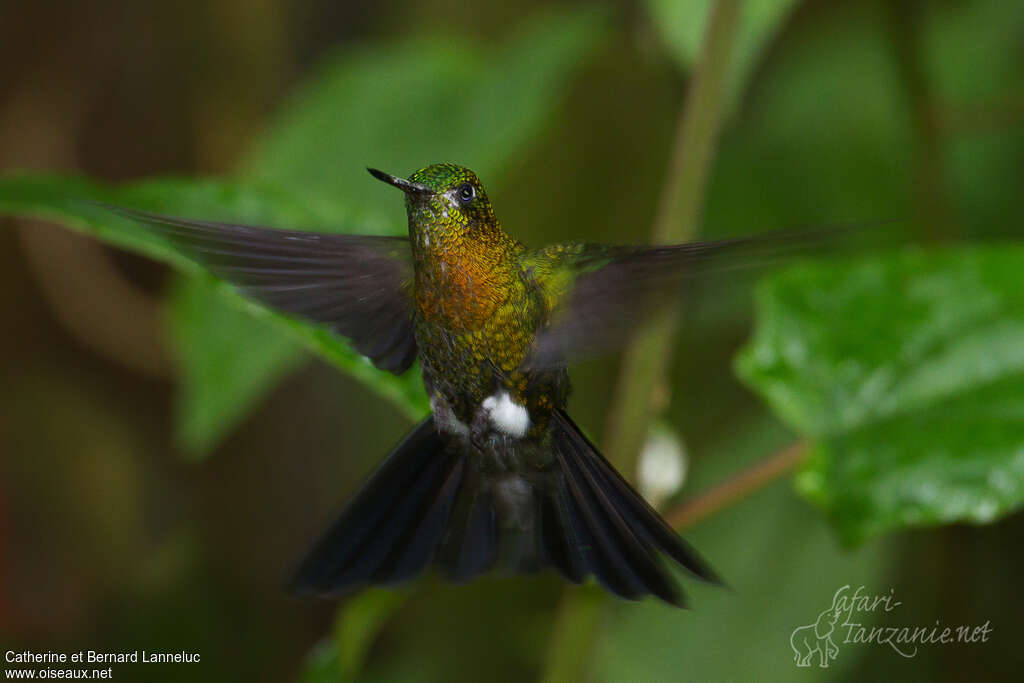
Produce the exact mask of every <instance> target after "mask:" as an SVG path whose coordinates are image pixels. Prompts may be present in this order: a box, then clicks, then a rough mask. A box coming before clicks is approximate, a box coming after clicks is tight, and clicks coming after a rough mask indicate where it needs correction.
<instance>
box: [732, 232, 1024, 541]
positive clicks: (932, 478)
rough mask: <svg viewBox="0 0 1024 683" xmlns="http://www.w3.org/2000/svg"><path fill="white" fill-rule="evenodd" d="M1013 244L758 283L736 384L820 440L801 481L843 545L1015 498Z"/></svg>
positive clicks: (1020, 378)
mask: <svg viewBox="0 0 1024 683" xmlns="http://www.w3.org/2000/svg"><path fill="white" fill-rule="evenodd" d="M1022 270H1024V248H1022V247H1020V246H1018V245H1013V246H1005V247H999V248H995V247H990V248H978V249H966V248H964V249H956V250H953V249H950V250H943V251H933V252H924V251H906V252H901V253H897V254H893V255H887V256H885V257H884V258H880V259H872V260H861V261H857V262H851V263H846V264H841V265H836V264H810V265H803V266H798V267H795V268H792V269H790V270H787V271H784V272H782V273H780V274H778V275H775V276H773V277H771V278H769V279H767V280H766V281H764V282H762V283H761V286H760V287H759V289H758V294H757V302H756V308H757V326H756V331H755V334H754V337H753V339H752V340H751V342H750V344H749V346H747V348H746V349H744V351H743V352H742V353H741V354H740V356H739V357H738V359H737V371H738V373H739V374H740V376H741V377H742V378H743V379H744V380H745V381H746V382H747V383H748V384H749V385H750V386H751V387H753V388H754V389H755V390H756V391H758V392H759V393H760V394H761V395H762V396H763V397H764V398H765V399H766V400H767V401H768V403H769V404H770V405H771V407H772V408H773V409H774V410H775V412H776V413H778V414H779V415H780V416H782V418H783V419H785V420H786V421H787V422H788V423H789V424H791V425H792V426H793V427H795V428H796V429H797V430H799V431H800V432H802V433H804V434H805V435H807V436H809V437H812V438H814V439H815V440H816V441H817V443H816V446H815V448H814V450H813V453H812V456H811V458H810V459H809V461H808V462H807V464H806V465H805V466H804V467H803V468H802V470H801V471H800V473H799V475H798V477H797V486H798V489H799V490H800V491H801V492H802V493H803V494H804V495H805V496H807V497H808V498H809V499H811V500H812V501H814V502H815V503H817V504H818V505H820V506H821V507H822V508H824V509H825V511H826V512H827V513H828V515H829V517H830V519H831V520H832V521H833V522H834V524H835V525H836V527H837V528H838V530H839V533H840V535H841V537H842V538H843V539H844V540H845V541H846V542H849V543H855V542H859V541H862V540H864V539H866V538H868V537H870V536H873V535H877V534H880V533H882V532H884V531H888V530H892V529H898V528H902V527H907V526H922V525H932V524H942V523H949V522H954V521H970V522H976V523H985V522H990V521H992V520H994V519H996V518H998V517H1000V516H1002V515H1005V514H1007V513H1009V512H1010V511H1012V510H1015V509H1017V508H1018V507H1020V505H1021V502H1022V500H1024V429H1022V428H1021V427H1022V425H1024V288H1022V287H1021V286H1020V273H1021V272H1022Z"/></svg>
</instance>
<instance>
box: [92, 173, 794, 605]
mask: <svg viewBox="0 0 1024 683" xmlns="http://www.w3.org/2000/svg"><path fill="white" fill-rule="evenodd" d="M370 173H372V174H373V175H374V176H375V177H376V178H378V179H380V180H382V181H384V182H386V183H388V184H390V185H393V186H394V187H396V188H398V189H399V190H401V191H402V192H403V193H404V195H405V206H406V211H407V214H408V219H409V236H408V238H407V239H406V238H402V237H369V236H357V235H338V234H321V233H313V232H298V231H291V230H276V229H271V228H260V227H251V226H244V225H232V224H226V223H215V222H208V221H200V220H191V219H185V218H172V217H167V216H159V215H155V214H149V213H144V212H139V211H135V210H132V209H124V208H117V207H108V208H110V209H111V210H113V211H116V212H118V213H120V214H122V215H124V216H127V217H130V218H133V219H136V220H138V221H141V222H142V223H144V224H146V225H148V226H149V227H150V228H151V229H153V230H155V231H157V232H159V233H161V234H162V235H163V236H164V237H165V238H167V239H169V240H171V241H172V242H173V243H175V244H176V245H178V246H179V247H180V248H182V249H183V250H184V251H186V252H187V253H189V254H190V255H191V256H193V257H194V258H195V259H197V260H198V261H199V262H201V263H202V264H204V265H205V266H206V267H207V268H208V269H209V270H210V271H211V272H213V273H214V274H216V275H217V276H219V277H221V278H223V279H225V280H227V281H228V282H231V283H233V284H234V285H235V286H237V287H238V289H239V290H240V291H241V292H242V293H243V294H245V295H247V296H250V297H252V298H254V299H256V300H258V301H261V302H263V303H264V304H266V305H268V306H271V307H273V308H276V309H279V310H281V311H284V312H286V313H289V314H292V315H294V316H297V317H300V318H304V319H306V320H310V321H313V322H316V323H321V324H323V325H326V326H327V327H329V328H330V329H332V330H333V331H334V332H336V333H337V334H339V335H342V336H344V337H347V338H348V339H349V340H350V341H351V343H352V346H353V347H354V348H355V349H356V350H357V351H359V352H360V353H362V354H364V355H365V356H366V357H368V358H369V359H370V360H371V361H372V362H373V363H374V365H376V366H377V367H378V368H380V369H382V370H386V371H388V372H392V373H395V374H401V373H404V372H406V371H407V370H408V369H409V368H410V367H411V366H412V365H413V362H414V361H416V360H417V359H418V360H419V362H420V369H421V371H422V374H423V381H424V384H425V386H426V389H427V393H428V395H429V397H430V406H431V409H432V414H431V415H430V416H429V417H427V418H426V419H425V420H423V421H422V422H420V423H419V424H418V425H417V426H416V427H415V428H413V429H412V431H411V432H410V433H409V434H408V435H407V436H406V437H405V438H404V439H403V440H402V441H401V442H400V443H399V444H398V446H397V447H396V448H395V449H394V451H393V452H392V453H391V454H390V455H389V456H388V457H387V459H386V460H385V461H384V463H383V464H381V466H380V467H379V468H378V469H377V470H376V472H375V473H374V474H373V475H372V476H371V477H370V478H369V480H368V481H367V482H366V484H365V485H364V486H363V488H362V489H361V490H360V491H359V493H358V494H356V496H355V498H354V499H353V500H352V501H351V502H350V503H349V504H348V506H347V507H346V508H345V510H344V511H343V512H342V514H341V516H340V518H339V519H338V520H337V522H335V524H334V525H333V526H332V527H331V528H330V529H329V530H328V531H327V533H326V534H325V535H324V536H323V538H322V539H321V540H320V541H319V542H318V543H317V544H316V545H315V546H314V547H313V549H312V550H311V551H310V553H309V554H308V556H307V557H306V558H305V560H304V561H303V562H302V563H301V565H300V567H299V570H298V572H297V573H296V576H295V579H294V586H295V587H296V588H297V589H299V590H302V591H306V592H312V593H317V594H324V595H335V594H339V593H344V592H346V591H350V590H353V589H357V588H359V587H362V586H365V585H367V584H392V583H396V582H399V581H403V580H406V579H409V578H411V577H413V576H415V575H417V574H419V573H420V572H422V571H423V570H424V569H426V568H427V567H428V566H431V565H432V566H434V567H435V568H436V569H437V571H439V572H440V573H441V574H442V575H443V576H445V577H447V578H449V579H451V580H454V581H465V580H468V579H471V578H473V577H475V576H477V575H479V574H481V573H483V572H486V571H488V570H490V569H492V568H498V567H500V568H503V569H505V570H507V571H511V572H532V571H537V570H541V569H544V568H553V569H554V570H555V571H557V572H559V573H560V574H561V575H562V576H564V577H565V578H566V579H568V580H569V581H572V582H573V583H579V582H581V581H583V580H584V579H585V578H586V577H588V576H593V577H595V578H596V579H597V581H599V582H600V583H601V584H602V585H603V586H605V587H606V588H607V589H608V590H609V591H611V592H612V593H614V594H616V595H618V596H621V597H623V598H629V599H636V598H640V597H643V596H646V595H655V596H657V597H658V598H661V599H662V600H664V601H666V602H668V603H671V604H674V605H682V604H683V600H684V597H683V594H682V592H681V591H680V590H679V588H678V587H677V585H676V583H675V581H674V580H673V579H672V576H671V575H670V573H669V572H668V571H667V567H666V563H667V562H668V561H672V562H675V563H677V564H678V565H680V566H681V567H683V568H685V569H686V570H688V571H689V572H690V573H691V574H692V575H693V576H695V577H697V578H699V579H702V580H705V581H710V582H716V581H717V578H716V576H715V573H714V572H713V571H712V570H711V568H710V567H709V566H708V564H707V563H705V562H704V561H703V560H702V559H701V558H700V557H699V556H698V554H697V553H696V552H695V551H694V550H693V549H691V548H690V547H689V546H688V545H687V544H686V543H685V542H684V541H683V540H682V539H681V538H680V537H679V535H678V534H677V533H676V532H675V531H674V530H673V529H672V528H671V527H669V525H668V524H667V523H666V522H665V521H664V520H663V519H662V518H661V517H660V516H659V515H658V513H657V512H655V510H654V509H652V508H651V506H650V505H648V504H647V503H646V502H645V501H644V500H643V498H641V497H640V495H638V494H637V493H636V491H634V490H633V488H632V487H631V486H630V485H629V484H628V483H627V482H626V480H625V479H623V478H622V477H621V476H620V475H619V474H618V472H616V471H615V469H614V468H613V467H612V466H611V465H610V464H609V463H608V461H607V460H605V458H604V457H602V456H601V454H600V453H599V452H598V450H597V448H595V446H594V444H593V443H591V441H590V440H589V439H587V437H586V436H584V434H583V433H582V432H581V431H580V429H579V428H578V427H577V426H576V425H575V424H574V423H573V421H572V420H571V419H570V418H569V416H568V415H567V414H566V411H565V409H566V400H567V398H568V395H569V378H568V372H567V368H568V366H569V365H570V364H571V363H572V362H573V361H575V360H578V359H579V358H581V357H583V356H586V355H590V354H594V353H597V352H600V351H603V350H607V349H610V348H612V347H614V346H616V345H618V344H619V343H621V342H624V341H625V340H626V339H627V338H628V336H629V333H630V332H631V331H632V330H633V329H635V327H636V326H637V325H638V324H640V323H641V322H642V321H643V320H644V319H645V318H646V317H647V316H648V315H649V314H650V313H651V312H652V311H654V310H655V309H657V308H658V307H659V306H663V305H666V304H667V303H668V302H670V301H671V299H672V298H674V297H676V296H677V295H678V293H679V292H680V291H682V289H683V283H684V280H685V279H686V278H687V277H688V276H689V275H691V274H692V273H694V272H697V271H699V270H702V269H704V268H705V267H706V266H707V265H708V264H714V263H716V258H717V257H718V256H719V255H721V254H727V253H730V252H735V251H737V250H739V251H742V250H743V247H745V246H752V247H753V248H754V250H755V253H756V254H758V255H759V256H760V255H771V254H773V253H775V252H777V251H780V250H781V251H786V250H787V245H791V244H792V243H793V241H794V235H793V234H787V233H776V234H769V235H762V236H758V237H753V238H741V239H735V240H726V241H716V242H702V243H692V244H680V245H673V246H662V247H633V246H608V245H603V244H584V243H566V244H555V245H552V246H547V247H543V248H540V249H531V248H529V247H527V246H525V245H524V244H522V243H521V242H519V241H517V240H516V239H514V238H513V237H511V236H510V235H509V234H507V233H506V232H505V231H504V230H503V229H502V226H501V223H500V222H499V221H498V218H497V216H496V215H495V212H494V209H493V208H492V206H491V203H490V202H489V201H488V199H487V194H486V193H485V192H484V188H483V185H482V184H481V183H480V180H479V179H478V178H477V176H476V175H475V174H474V173H473V172H472V171H470V170H468V169H466V168H463V167H461V166H457V165H455V164H434V165H431V166H427V167H426V168H423V169H421V170H419V171H416V172H415V173H414V174H413V175H412V176H411V177H410V178H409V179H403V178H398V177H395V176H392V175H389V174H386V173H383V172H381V171H377V170H374V169H370ZM801 240H803V241H804V242H806V236H804V237H800V236H797V239H796V241H797V242H800V241H801ZM719 263H721V261H719Z"/></svg>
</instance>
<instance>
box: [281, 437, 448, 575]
mask: <svg viewBox="0 0 1024 683" xmlns="http://www.w3.org/2000/svg"><path fill="white" fill-rule="evenodd" d="M424 456H429V457H424ZM456 463H459V464H460V466H459V468H458V469H459V471H461V469H462V468H461V459H459V458H457V457H456V456H455V455H454V454H452V453H449V452H447V451H446V449H445V444H444V442H443V441H442V439H441V437H440V435H438V433H437V430H436V429H435V428H434V424H433V420H432V419H427V420H424V421H423V422H421V423H420V424H419V425H418V426H417V427H416V428H415V429H413V430H412V431H411V432H410V433H409V434H408V436H406V437H405V439H403V440H402V442H401V443H400V444H399V445H398V447H397V448H395V450H394V452H392V454H391V455H390V456H388V458H387V460H385V461H384V463H383V464H382V465H381V466H380V468H378V469H377V471H376V472H375V473H374V474H373V476H371V477H370V479H369V480H368V481H367V482H366V484H365V485H364V486H363V488H362V489H361V490H360V491H359V493H358V494H356V497H355V498H354V499H353V500H352V502H351V503H350V504H349V506H348V507H347V508H346V509H345V511H344V512H343V513H342V515H341V517H340V518H339V519H338V520H337V521H336V522H335V523H334V524H333V525H332V526H331V527H330V529H328V531H327V533H326V534H324V536H323V537H322V538H321V539H320V540H319V541H318V542H317V544H316V545H315V546H313V549H312V550H311V551H310V552H309V554H308V555H307V556H306V558H305V559H304V560H303V562H302V564H301V565H300V567H299V569H298V571H297V572H296V574H295V577H294V578H293V579H292V587H293V588H294V589H295V590H296V591H299V592H308V593H318V594H325V595H332V594H337V593H341V592H344V591H347V590H350V589H352V588H356V587H359V586H361V585H363V584H366V583H368V582H370V581H379V582H382V583H393V582H395V581H398V580H401V578H405V577H408V576H412V575H414V574H416V573H418V572H419V571H422V570H423V569H424V568H425V567H426V566H427V564H429V562H430V560H431V558H432V556H433V550H434V546H436V543H437V542H438V540H439V539H438V537H439V536H440V535H441V534H443V533H444V527H445V523H446V522H447V509H446V507H445V505H444V504H443V501H440V502H441V504H440V505H438V503H439V497H438V496H437V492H438V489H441V490H444V486H443V485H442V484H443V482H444V481H445V480H447V479H448V476H447V475H449V474H451V473H452V470H453V468H454V466H455V465H456ZM456 488H457V485H456ZM432 503H434V505H433V506H432V505H431V504H432ZM425 509H428V510H430V511H431V513H432V514H427V515H426V517H424V515H423V512H424V510H425ZM442 517H444V519H441V518H442ZM431 519H432V520H433V524H428V523H427V522H428V520H431ZM424 527H425V528H424ZM417 528H421V529H423V534H422V537H420V538H417V539H416V542H415V543H411V544H408V545H403V541H404V540H405V539H406V538H407V537H409V536H410V534H411V532H413V531H415V530H416V529H417ZM389 557H390V558H391V560H392V561H391V562H390V563H389Z"/></svg>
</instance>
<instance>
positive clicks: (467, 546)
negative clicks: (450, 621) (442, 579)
mask: <svg viewBox="0 0 1024 683" xmlns="http://www.w3.org/2000/svg"><path fill="white" fill-rule="evenodd" d="M463 500H464V501H465V502H464V504H463V505H462V508H463V509H462V510H461V511H460V512H461V513H462V514H461V515H458V516H456V517H454V518H453V519H452V521H451V523H450V524H449V531H448V534H447V535H446V537H445V540H444V542H443V545H442V547H441V549H440V551H439V558H438V564H439V565H440V566H441V568H442V570H443V571H444V572H445V576H446V577H447V578H448V579H449V580H450V581H453V582H455V583H462V582H464V581H468V580H470V579H472V578H473V577H474V576H477V575H479V574H482V573H483V572H485V571H487V570H488V569H490V568H491V567H492V566H493V565H494V562H495V560H496V558H497V551H498V531H497V520H496V519H495V511H494V500H493V498H492V496H491V492H490V491H488V490H486V489H483V488H480V489H477V490H476V492H475V494H469V495H465V496H463Z"/></svg>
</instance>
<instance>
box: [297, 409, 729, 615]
mask: <svg viewBox="0 0 1024 683" xmlns="http://www.w3.org/2000/svg"><path fill="white" fill-rule="evenodd" d="M552 429H553V431H552V435H551V441H550V444H551V451H552V452H551V454H550V455H551V458H550V462H549V464H548V465H546V466H543V467H536V466H534V467H529V469H527V470H524V471H522V472H519V471H515V472H509V471H494V470H493V468H489V467H488V466H486V465H485V464H484V463H482V462H481V459H480V457H479V454H478V453H475V452H470V451H469V450H468V449H466V448H465V447H464V446H462V445H461V443H460V442H458V441H452V442H449V441H448V440H447V439H446V437H444V436H443V435H440V434H438V432H437V428H436V426H435V424H434V421H433V418H428V419H427V420H424V421H423V422H422V423H420V425H418V426H417V427H416V428H415V429H414V430H413V431H412V432H410V434H409V435H408V436H407V437H406V438H405V439H404V440H403V441H402V442H401V443H400V444H399V445H398V447H397V448H396V449H395V451H394V452H393V453H392V454H391V455H390V456H389V457H388V459H387V460H386V461H385V462H384V464H383V465H381V467H380V468H379V469H378V470H377V472H376V473H374V475H373V476H372V477H371V478H370V480H369V481H368V482H367V483H366V485H365V486H364V487H363V488H362V490H361V491H360V492H359V493H358V494H357V495H356V497H355V499H354V500H353V501H352V503H350V504H349V506H348V508H347V509H346V510H345V512H344V513H343V514H342V515H341V517H340V518H339V519H338V521H337V522H335V524H334V525H333V526H332V527H331V528H330V529H329V530H328V532H327V533H326V534H325V535H324V537H323V538H322V539H321V540H320V541H319V542H318V543H317V544H316V545H315V546H314V548H313V550H312V551H311V552H310V554H309V555H308V556H307V558H306V559H305V560H304V561H303V563H302V565H301V566H300V568H299V571H298V572H297V574H296V577H295V579H294V582H293V585H294V587H295V588H296V589H297V590H299V591H303V592H312V593H318V594H325V595H334V594H338V593H343V592H346V591H349V590H352V589H355V588H359V587H361V586H363V585H365V584H367V583H385V584H390V583H395V582H399V581H403V580H406V579H410V578H412V577H413V576H415V575H417V574H418V573H420V572H421V571H423V570H424V569H426V568H427V566H428V565H430V564H431V563H433V564H435V565H436V566H437V567H438V569H439V570H440V571H441V573H442V574H443V575H444V576H445V577H446V578H448V579H449V580H452V581H456V582H461V581H467V580H469V579H472V578H473V577H475V576H477V575H479V574H481V573H483V572H486V571H488V570H490V569H491V568H492V567H494V566H500V567H503V568H504V569H506V570H509V571H512V572H517V573H521V572H529V571H534V570H537V569H541V568H544V567H554V568H555V569H557V571H558V572H559V573H560V574H561V575H562V576H564V577H565V578H566V579H567V580H569V581H571V582H573V583H580V582H581V581H583V580H584V579H585V578H586V577H587V576H594V577H595V578H596V579H597V580H598V581H599V582H600V583H601V584H602V585H604V586H605V587H606V588H607V589H608V590H610V591H611V592H613V593H615V594H616V595H619V596H621V597H624V598H627V599H637V598H640V597H643V596H645V595H655V596H657V597H658V598H660V599H662V600H664V601H666V602H668V603H671V604H674V605H679V606H683V605H684V597H683V594H682V592H681V591H679V590H678V588H677V587H676V584H675V582H674V581H673V579H672V577H671V575H670V574H669V573H668V572H667V571H666V569H665V567H664V566H663V562H662V556H667V557H669V558H671V559H673V560H675V561H676V562H678V563H679V564H680V565H682V566H683V567H685V568H686V569H688V570H689V571H690V572H691V573H693V574H694V575H695V576H697V577H699V578H702V579H704V580H707V581H712V582H714V581H717V578H716V577H715V574H714V572H713V571H712V570H711V569H710V568H709V567H708V566H707V564H705V563H704V561H703V560H701V559H700V557H699V556H698V555H697V554H696V552H695V551H693V550H692V549H691V548H690V547H689V546H687V545H686V543H685V542H684V541H683V540H682V539H681V538H680V537H679V536H678V535H677V534H676V533H675V532H674V531H673V530H672V529H671V527H669V526H668V524H666V523H665V522H664V520H662V519H661V518H660V517H659V516H658V514H657V513H656V512H655V511H654V510H653V509H652V508H651V507H650V506H649V505H647V503H645V502H644V500H643V499H642V498H641V497H640V496H639V495H638V494H637V493H636V492H635V491H634V490H633V489H632V488H631V487H630V486H629V484H628V483H626V481H625V480H624V479H623V478H622V477H621V476H619V474H618V473H617V472H616V471H615V470H614V469H613V468H612V466H611V465H610V464H608V462H607V461H606V460H605V459H604V458H603V457H601V455H600V454H599V453H598V452H597V450H596V449H595V448H594V446H593V444H591V443H590V441H589V440H587V438H586V437H585V436H584V435H583V434H582V432H580V430H579V428H578V427H576V425H575V424H573V422H572V420H571V419H569V417H568V416H567V415H566V414H565V413H564V412H559V413H556V414H555V415H554V417H553V420H552ZM523 467H524V468H527V467H528V466H527V465H525V464H524V465H523Z"/></svg>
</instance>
